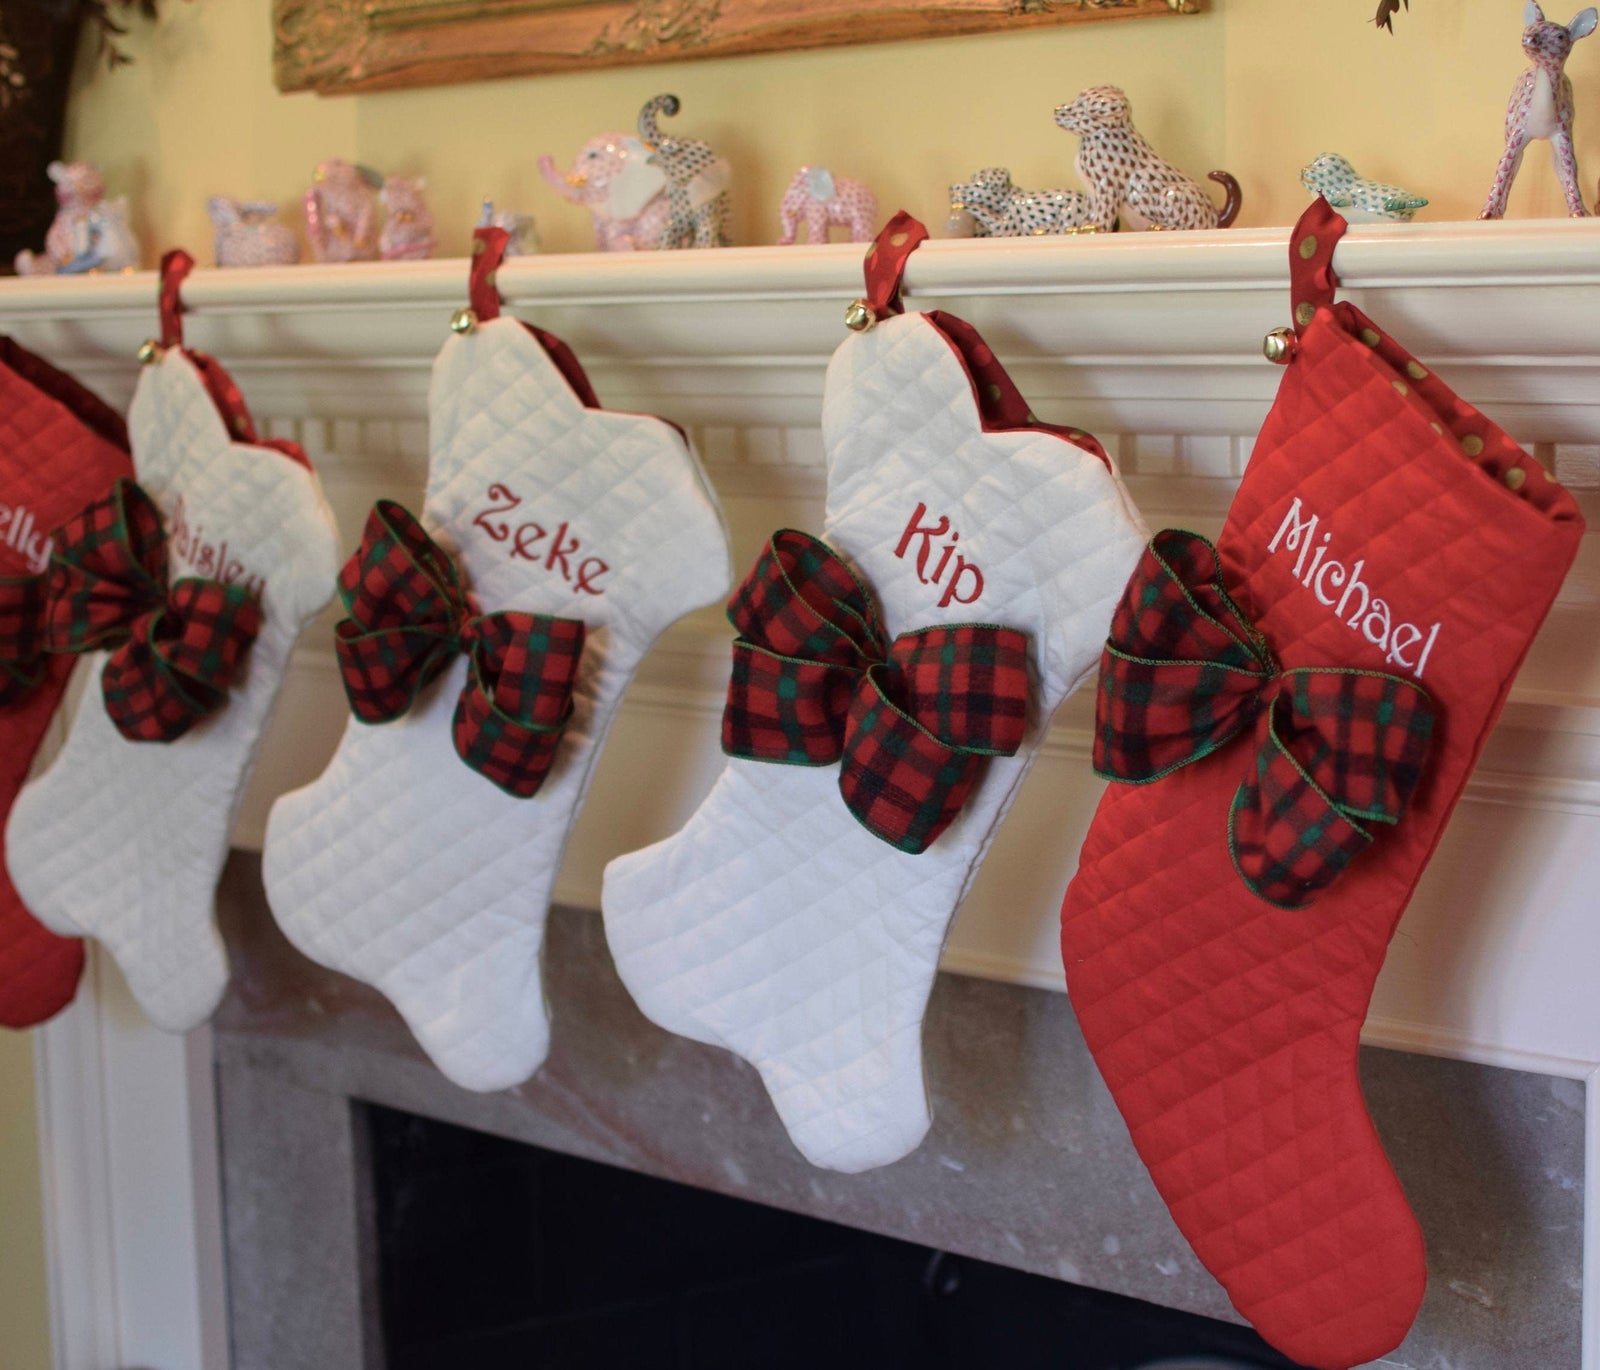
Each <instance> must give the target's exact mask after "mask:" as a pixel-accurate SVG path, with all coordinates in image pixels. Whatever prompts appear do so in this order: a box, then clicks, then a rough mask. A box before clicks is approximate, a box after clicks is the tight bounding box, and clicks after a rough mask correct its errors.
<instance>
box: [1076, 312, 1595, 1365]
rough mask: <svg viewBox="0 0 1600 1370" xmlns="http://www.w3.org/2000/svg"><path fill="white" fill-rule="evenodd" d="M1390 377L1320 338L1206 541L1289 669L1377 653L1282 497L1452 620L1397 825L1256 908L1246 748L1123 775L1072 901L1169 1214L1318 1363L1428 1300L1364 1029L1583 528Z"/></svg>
mask: <svg viewBox="0 0 1600 1370" xmlns="http://www.w3.org/2000/svg"><path fill="white" fill-rule="evenodd" d="M1402 364H1403V360H1402ZM1374 378H1376V381H1377V383H1376V384H1374V383H1373V381H1374ZM1395 379H1396V376H1395V375H1394V374H1393V372H1392V371H1391V369H1390V368H1389V365H1388V363H1387V362H1385V361H1384V360H1383V358H1381V357H1380V356H1379V355H1378V353H1377V352H1375V351H1369V350H1367V349H1365V348H1360V347H1357V346H1355V345H1353V344H1350V343H1348V342H1345V341H1343V340H1342V339H1341V337H1340V334H1339V330H1338V328H1337V327H1335V326H1330V321H1329V320H1328V319H1327V318H1323V319H1320V320H1319V322H1318V323H1317V324H1316V325H1314V326H1313V327H1312V329H1310V330H1308V332H1307V334H1306V336H1305V337H1304V338H1303V339H1302V348H1301V353H1300V355H1299V357H1298V358H1297V360H1296V362H1295V363H1294V366H1293V367H1292V368H1291V370H1290V372H1289V373H1288V374H1287V375H1286V377H1285V381H1284V388H1283V390H1282V391H1281V392H1280V396H1279V400H1278V403H1277V404H1276V405H1275V407H1274V410H1273V413H1272V415H1270V416H1269V418H1268V421H1267V424H1266V426H1265V427H1264V428H1263V430H1262V434H1261V437H1260V439H1258V441H1257V444H1256V447H1255V450H1254V454H1253V456H1252V460H1251V464H1250V468H1249V471H1248V473H1247V475H1246V478H1245V481H1244V483H1243V484H1242V486H1241V489H1240V491H1239V495H1238V498H1237V499H1236V501H1235V504H1234V507H1233V510H1232V512H1231V513H1230V515H1229V519H1228V524H1227V528H1226V529H1225V530H1224V533H1223V537H1222V539H1221V540H1220V542H1219V546H1220V548H1221V550H1222V554H1223V558H1224V562H1225V564H1226V565H1227V567H1228V570H1229V575H1230V580H1231V581H1232V582H1233V583H1235V584H1242V585H1243V587H1244V589H1243V593H1244V596H1245V598H1246V600H1247V601H1250V602H1253V608H1254V613H1255V617H1256V619H1257V622H1258V623H1259V624H1260V626H1261V627H1262V629H1263V630H1264V631H1265V632H1266V633H1267V636H1268V637H1269V639H1270V640H1271V641H1272V642H1273V644H1274V647H1275V649H1276V650H1277V651H1278V653H1279V655H1280V658H1281V659H1282V660H1284V661H1285V662H1286V663H1287V664H1295V665H1298V664H1348V663H1350V662H1351V661H1353V660H1356V661H1359V662H1360V664H1364V665H1370V666H1373V667H1375V668H1381V666H1382V662H1381V659H1380V658H1379V657H1378V656H1377V654H1376V653H1375V652H1373V650H1372V649H1371V648H1370V647H1366V646H1365V645H1363V644H1362V642H1361V639H1360V638H1359V636H1358V635H1357V634H1354V633H1352V632H1351V631H1350V630H1349V629H1348V628H1347V627H1345V626H1344V625H1343V624H1342V623H1340V622H1339V621H1338V620H1337V619H1336V618H1335V617H1334V616H1333V614H1332V612H1331V611H1323V610H1321V608H1320V606H1316V605H1314V604H1312V603H1311V602H1310V600H1309V592H1307V591H1305V590H1304V589H1303V587H1301V586H1300V585H1299V584H1298V582H1295V581H1293V579H1292V578H1288V577H1286V573H1285V572H1284V571H1283V569H1282V566H1281V563H1279V562H1274V561H1272V560H1271V559H1270V557H1269V555H1268V554H1266V553H1265V551H1264V549H1265V547H1266V545H1267V544H1268V542H1269V541H1270V540H1271V538H1272V536H1273V533H1274V532H1275V531H1276V528H1277V526H1278V522H1279V521H1280V520H1281V519H1282V517H1283V515H1284V512H1285V510H1286V509H1287V507H1288V503H1289V499H1290V497H1291V496H1293V495H1296V494H1298V495H1299V496H1301V498H1302V499H1303V500H1304V502H1305V507H1306V508H1307V510H1315V511H1317V512H1318V513H1319V514H1320V515H1321V516H1322V518H1323V524H1322V525H1321V527H1322V528H1324V529H1326V528H1330V527H1331V528H1333V529H1334V530H1336V531H1335V533H1334V537H1335V539H1336V540H1337V541H1338V544H1339V550H1338V551H1337V552H1335V553H1333V555H1337V556H1340V557H1343V558H1345V559H1346V560H1347V561H1348V559H1350V558H1352V557H1354V556H1358V555H1359V556H1364V557H1365V558H1366V561H1367V565H1368V568H1369V569H1368V571H1367V578H1368V579H1370V580H1373V581H1374V582H1375V583H1376V582H1378V581H1379V580H1380V578H1381V584H1382V585H1383V587H1384V589H1383V592H1384V593H1387V594H1389V595H1391V596H1392V598H1393V601H1394V604H1395V605H1396V606H1399V605H1404V606H1405V610H1404V612H1403V613H1401V614H1400V617H1403V618H1408V619H1410V620H1412V621H1415V622H1419V623H1430V622H1432V621H1434V620H1435V619H1438V620H1439V621H1441V623H1444V624H1445V625H1447V626H1446V627H1445V628H1443V629H1442V630H1441V642H1440V646H1439V650H1438V652H1437V653H1436V655H1435V658H1434V659H1433V661H1432V662H1431V663H1430V666H1429V669H1428V679H1427V680H1425V681H1424V683H1425V684H1426V685H1427V686H1428V687H1429V688H1430V689H1432V690H1433V691H1434V692H1435V694H1436V696H1437V697H1438V698H1439V700H1440V703H1441V705H1442V719H1443V726H1442V727H1441V728H1440V730H1439V733H1438V735H1437V736H1436V742H1435V753H1434V756H1433V759H1432V761H1431V762H1430V773H1429V776H1428V778H1427V779H1425V781H1424V785H1423V787H1422V789H1421V790H1419V792H1418V795H1417V797H1416V800H1415V802H1414V804H1413V807H1412V812H1411V815H1410V816H1409V817H1408V818H1407V820H1406V823H1405V824H1404V825H1402V828H1401V829H1400V830H1399V831H1398V832H1396V833H1394V834H1389V835H1386V836H1385V838H1384V839H1383V842H1382V844H1381V845H1380V846H1379V847H1376V848H1374V850H1373V851H1372V852H1371V853H1367V854H1366V855H1365V856H1364V857H1363V859H1362V861H1361V862H1360V863H1358V864H1357V865H1356V866H1353V867H1352V868H1351V870H1350V871H1349V872H1347V873H1346V875H1345V876H1344V877H1343V878H1342V881H1341V883H1340V885H1338V886H1335V887H1334V889H1333V890H1331V891H1330V892H1329V893H1328V894H1326V895H1324V897H1323V898H1322V899H1321V900H1320V901H1319V902H1318V904H1317V905H1315V906H1314V908H1313V909H1311V910H1309V911H1307V912H1305V913H1302V914H1288V913H1285V912H1283V911H1280V910H1276V909H1273V908H1270V907H1268V906H1266V905H1264V904H1262V903H1260V902H1259V901H1255V900H1253V899H1251V898H1250V897H1249V896H1248V895H1247V894H1245V893H1244V892H1243V890H1242V888H1241V887H1240V886H1239V884H1238V882H1237V880H1236V879H1235V878H1234V875H1233V872H1232V870H1231V867H1230V863H1229V862H1228V860H1227V857H1226V852H1225V847H1224V843H1223V840H1222V826H1223V822H1224V817H1223V815H1224V814H1225V810H1226V804H1227V800H1228V798H1229V796H1231V793H1232V790H1233V787H1234V786H1235V785H1236V784H1237V782H1238V774H1237V773H1236V772H1237V771H1238V768H1239V767H1240V766H1242V765H1243V764H1244V757H1245V753H1246V751H1247V750H1248V743H1246V742H1243V741H1241V742H1239V743H1236V744H1235V745H1233V746H1231V747H1229V748H1228V749H1226V750H1225V751H1224V752H1223V753H1220V754H1219V755H1218V756H1217V757H1214V758H1212V759H1211V760H1210V761H1209V762H1208V764H1207V765H1206V766H1204V767H1201V766H1196V767H1192V768H1189V769H1188V770H1185V771H1183V772H1179V773H1178V774H1176V775H1174V776H1171V777H1169V778H1168V779H1167V780H1164V781H1162V782H1161V783H1160V784H1158V785H1154V786H1149V787H1144V788H1142V789H1135V788H1133V787H1122V786H1113V787H1111V789H1110V790H1108V792H1107V794H1106V796H1105V798H1104V799H1103V801H1102V804H1101V808H1100V811H1099V813H1097V815H1096V819H1095V822H1094V824H1093V825H1092V827H1091V829H1090V833H1089V837H1088V839H1087V840H1086V842H1085V845H1084V850H1083V855H1082V858H1081V860H1080V865H1079V874H1078V876H1077V877H1076V878H1075V880H1074V883H1073V886H1072V888H1071V889H1070V890H1069V891H1068V895H1067V899H1066V901H1065V903H1064V905H1063V910H1062V918H1063V922H1062V938H1063V952H1064V956H1065V959H1066V964H1067V978H1068V987H1069V989H1070V991H1071V993H1072V998H1073V1003H1074V1006H1075V1008H1076V1009H1077V1011H1078V1015H1079V1018H1080V1021H1081V1022H1082V1023H1083V1026H1084V1032H1085V1036H1086V1038H1087V1039H1088V1041H1089V1043H1090V1045H1091V1047H1092V1049H1093V1050H1094V1052H1095V1056H1096V1060H1097V1062H1098V1063H1099V1064H1100V1067H1101V1070H1102V1073H1103V1074H1104V1075H1105V1077H1106V1079H1107V1082H1108V1084H1110V1086H1111V1088H1112V1091H1113V1094H1114V1095H1115V1096H1116V1098H1117V1101H1118V1104H1119V1106H1120V1107H1121V1108H1122V1110H1123V1113H1124V1116H1125V1117H1126V1118H1127V1120H1128V1123H1129V1127H1130V1130H1131V1132H1132V1134H1133V1137H1134V1141H1135V1143H1136V1145H1137V1146H1138V1147H1139V1150H1140V1153H1141V1155H1142V1156H1143V1157H1144V1158H1145V1161H1146V1163H1147V1164H1148V1165H1149V1166H1150V1168H1151V1173H1152V1176H1153V1178H1154V1179H1155V1181H1156V1184H1157V1187H1158V1188H1159V1189H1160V1190H1161V1192H1162V1194H1163V1196H1164V1197H1165V1198H1166V1199H1167V1202H1168V1204H1169V1206H1170V1207H1171V1208H1172V1211H1173V1216H1174V1218H1175V1219H1176V1220H1177V1221H1178V1224H1179V1226H1180V1227H1181V1228H1182V1229H1183V1231H1184V1233H1185V1235H1186V1236H1188V1237H1189V1239H1190V1241H1191V1243H1192V1244H1193V1245H1194V1247H1195V1250H1196V1252H1197V1254H1199V1255H1200V1257H1201V1259H1202V1260H1203V1261H1205V1263H1206V1264H1207V1266H1208V1267H1209V1268H1210V1269H1211V1270H1212V1272H1213V1273H1214V1274H1216V1275H1217V1277H1218V1278H1219V1279H1220V1280H1221V1281H1222V1283H1223V1284H1224V1286H1225V1287H1226V1288H1227V1289H1228V1291H1229V1293H1230V1295H1231V1297H1232V1298H1233V1300H1234V1303H1235V1305H1236V1306H1237V1307H1238V1308H1239V1310H1240V1311H1241V1312H1242V1313H1244V1314H1245V1316H1246V1317H1249V1318H1250V1319H1251V1320H1252V1321H1253V1322H1254V1323H1255V1324H1256V1326H1257V1327H1258V1328H1259V1329H1260V1330H1261V1331H1262V1333H1263V1334H1264V1335H1265V1336H1266V1337H1267V1338H1268V1339H1269V1340H1271V1341H1273V1342H1274V1343H1276V1344H1277V1345H1278V1346H1280V1347H1281V1348H1282V1349H1284V1350H1285V1351H1287V1352H1288V1353H1289V1354H1290V1355H1292V1356H1294V1357H1295V1358H1297V1359H1299V1360H1302V1361H1305V1362H1307V1363H1309V1364H1313V1365H1319V1366H1322V1365H1326V1366H1346V1365H1350V1364H1352V1363H1355V1362H1360V1361H1366V1360H1369V1359H1372V1358H1373V1357H1376V1356H1379V1355H1382V1354H1384V1353H1386V1352H1387V1351H1389V1350H1391V1349H1392V1348H1393V1346H1394V1345H1395V1344H1397V1343H1398V1342H1399V1341H1400V1339H1401V1338H1402V1337H1403V1336H1404V1334H1405V1331H1406V1329H1407V1327H1408V1326H1409V1325H1410V1322H1411V1319H1412V1317H1413V1315H1414V1313H1415V1308H1416V1303H1417V1301H1418V1299H1419V1298H1420V1297H1421V1292H1422V1286H1423V1281H1424V1278H1425V1268H1424V1256H1423V1251H1422V1247H1421V1240H1420V1235H1419V1234H1418V1231H1417V1228H1416V1224H1415V1220H1414V1219H1413V1218H1412V1216H1411V1213H1410V1210H1409V1209H1408V1208H1407V1206H1406V1203H1405V1198H1404V1195H1403V1194H1402V1193H1401V1191H1400V1188H1399V1185H1398V1182H1397V1181H1396V1180H1395V1178H1394V1175H1393V1172H1392V1171H1391V1170H1390V1168H1389V1165H1388V1162H1387V1160H1386V1158H1385V1157H1384V1155H1383V1151H1382V1147H1381V1145H1380V1144H1379V1142H1378V1139H1377V1137H1376V1135H1375V1133H1374V1132H1373V1129H1372V1125H1371V1122H1370V1120H1369V1119H1368V1118H1367V1115H1366V1111H1365V1108H1364V1105H1363V1103H1362V1100H1361V1094H1360V1085H1359V1080H1358V1078H1357V1074H1356V1049H1357V1045H1358V1041H1359V1032H1360V1026H1361V1021H1362V1019H1363V1018H1364V1017H1365V1014H1366V1008H1367V1003H1368V999H1369V998H1370V995H1371V991H1372V985H1373V981H1374V979H1375V977H1376V974H1377V971H1378V968H1379V966H1380V964H1381V961H1382V955H1383V951H1384V948H1385V947H1386V945H1387V943H1388V940H1389V937H1390V935H1391V934H1392V932H1393V929H1394V925H1395V923H1396V921H1397V920H1398V917H1399V914H1400V911H1401V910H1402V909H1403V907H1404V905H1405V902H1406V899H1407V898H1408V896H1409V893H1410V890H1411V887H1412V885H1413V884H1414V883H1415V880H1416V878H1417V876H1418V875H1419V874H1420V871H1421V869H1422V866H1423V864H1424V863H1425V861H1426V857H1427V855H1428V853H1429V851H1430V850H1431V847H1432V845H1433V843H1434V842H1435V841H1436V840H1437V836H1438V833H1439V831H1440V830H1441V829H1442V826H1443V823H1444V821H1445V819H1446V818H1447V817H1448V813H1449V810H1450V807H1451V806H1452V805H1453V803H1454V801H1455V798H1456V796H1457V795H1458V794H1459V791H1460V788H1461V786H1462V784H1463V783H1464V781H1465V778H1466V775H1467V773H1468V771H1469V770H1470V767H1471V763H1472V760H1473V759H1474V758H1475V755H1476V752H1477V749H1478V747H1479V746H1481V742H1482V738H1483V737H1484V735H1485V734H1486V733H1487V730H1488V726H1489V723H1490V721H1491V720H1492V718H1493V716H1494V713H1495V712H1496V711H1497V710H1498V707H1499V704H1500V702H1501V701H1502V700H1503V698H1504V693H1505V690H1506V688H1508V686H1509V680H1510V677H1511V675H1512V673H1513V672H1514V670H1515V667H1516V664H1517V662H1518V660H1519V659H1520V656H1521V654H1522V651H1523V650H1524V648H1525V646H1526V642H1527V640H1528V639H1529V638H1530V637H1531V625H1534V624H1536V623H1537V622H1538V621H1539V619H1540V618H1542V616H1543V614H1544V612H1545V609H1546V608H1547V607H1548V605H1549V602H1550V600H1551V599H1552V598H1553V596H1554V594H1555V592H1556V589H1557V588H1558V586H1559V583H1560V579H1561V573H1562V571H1563V570H1564V569H1565V565H1566V562H1567V561H1568V560H1570V556H1571V553H1572V551H1573V550H1575V544H1576V528H1575V525H1574V524H1573V523H1572V522H1567V523H1555V524H1552V523H1549V522H1548V521H1547V520H1546V519H1545V518H1544V517H1543V516H1542V515H1540V514H1539V513H1537V512H1536V511H1535V510H1533V509H1532V507H1531V506H1530V505H1529V503H1528V502H1526V501H1523V500H1519V499H1517V498H1515V497H1514V496H1513V495H1512V494H1511V493H1510V492H1509V491H1508V490H1507V489H1506V487H1505V486H1504V485H1503V484H1501V483H1499V482H1497V481H1495V480H1493V479H1492V478H1490V477H1488V476H1487V475H1486V474H1485V473H1483V472H1482V471H1479V470H1476V469H1473V467H1472V464H1471V463H1470V462H1469V461H1468V460H1467V459H1466V458H1465V457H1464V456H1462V455H1461V454H1460V453H1459V451H1457V450H1456V449H1455V448H1454V446H1453V444H1452V443H1451V440H1450V439H1448V438H1446V437H1443V436H1441V435H1436V434H1435V433H1434V432H1433V431H1432V430H1431V429H1430V428H1429V417H1428V413H1427V411H1426V410H1425V409H1423V408H1421V407H1419V404H1418V400H1417V397H1416V395H1415V393H1414V392H1413V393H1403V392H1402V390H1401V388H1399V387H1396V386H1394V385H1393V384H1392V382H1393V381H1394V380H1395ZM1462 412H1466V413H1468V414H1470V413H1471V411H1468V410H1464V409H1463V411H1462ZM1303 453H1304V454H1310V453H1315V454H1316V460H1315V462H1314V463H1310V462H1308V461H1307V460H1306V459H1305V458H1304V456H1302V455H1301V454H1303ZM1373 568H1377V569H1373ZM1375 593H1376V591H1375ZM1446 634H1447V635H1448V640H1445V636H1444V635H1446ZM1363 651H1365V652H1367V653H1368V654H1369V656H1370V657H1371V659H1370V660H1369V659H1368V658H1367V657H1362V656H1360V655H1359V654H1360V653H1361V652H1363ZM1179 850H1181V851H1183V852H1184V853H1185V855H1184V856H1183V857H1182V859H1181V860H1180V861H1178V862H1177V863H1174V862H1173V861H1172V853H1173V852H1174V851H1179Z"/></svg>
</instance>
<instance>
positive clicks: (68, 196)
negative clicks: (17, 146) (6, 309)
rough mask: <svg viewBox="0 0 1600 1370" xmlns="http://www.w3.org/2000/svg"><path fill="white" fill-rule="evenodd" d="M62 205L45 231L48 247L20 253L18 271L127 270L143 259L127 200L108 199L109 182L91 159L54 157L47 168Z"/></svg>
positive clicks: (36, 273) (22, 273)
mask: <svg viewBox="0 0 1600 1370" xmlns="http://www.w3.org/2000/svg"><path fill="white" fill-rule="evenodd" d="M45 170H46V172H47V173H48V175H49V177H50V179H51V180H52V181H53V182H54V183H55V187H56V203H57V204H58V205H59V206H60V208H59V209H58V210H57V211H56V217H55V218H54V219H53V220H52V221H51V224H50V228H49V230H48V231H47V232H46V233H45V238H44V251H43V252H42V253H35V252H29V251H27V250H26V249H24V250H23V251H21V252H19V253H17V256H16V260H15V262H14V263H13V265H14V266H15V268H16V272H17V275H19V276H56V275H62V276H77V275H82V274H84V273H85V272H89V271H128V270H131V269H132V268H133V267H135V266H137V265H138V264H139V243H138V240H137V239H135V238H134V236H133V229H132V228H131V227H130V226H129V224H128V201H127V197H126V196H122V195H119V196H117V198H116V199H114V200H108V199H106V197H105V196H106V184H105V181H104V180H103V179H102V178H101V176H100V171H99V168H97V167H96V166H95V165H94V164H93V163H92V162H51V163H50V165H49V166H48V167H47V168H46V169H45Z"/></svg>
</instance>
